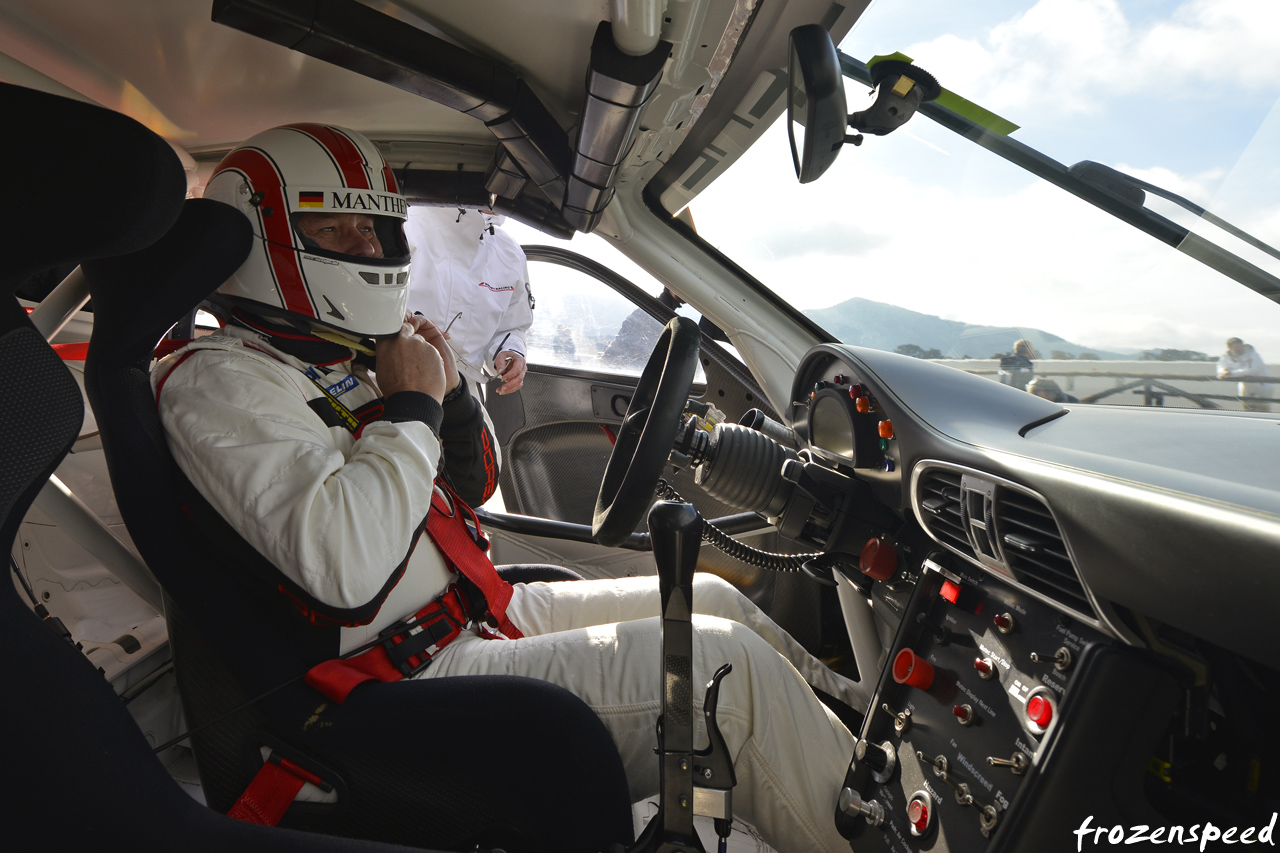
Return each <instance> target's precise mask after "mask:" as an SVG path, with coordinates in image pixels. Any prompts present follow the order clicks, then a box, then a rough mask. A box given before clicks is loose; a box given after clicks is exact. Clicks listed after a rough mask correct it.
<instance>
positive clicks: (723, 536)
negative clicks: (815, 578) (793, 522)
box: [655, 479, 823, 572]
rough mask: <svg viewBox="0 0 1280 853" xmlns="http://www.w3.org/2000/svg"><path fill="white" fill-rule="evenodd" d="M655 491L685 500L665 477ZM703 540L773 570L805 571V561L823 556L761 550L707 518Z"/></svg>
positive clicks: (762, 567)
mask: <svg viewBox="0 0 1280 853" xmlns="http://www.w3.org/2000/svg"><path fill="white" fill-rule="evenodd" d="M655 491H656V492H657V495H658V497H660V498H662V499H663V500H664V501H684V498H682V497H681V496H680V493H679V492H677V491H676V490H675V488H673V487H672V485H671V484H670V483H668V482H667V481H666V480H664V479H659V480H658V485H657V488H656V489H655ZM702 540H703V541H704V542H706V543H707V544H709V545H711V546H712V547H714V548H717V549H719V550H720V551H723V552H724V553H725V554H728V555H729V556H730V557H733V558H734V559H735V560H740V561H741V562H744V563H746V564H747V565H749V566H755V567H756V568H758V569H767V570H769V571H771V572H799V571H804V568H803V567H804V564H805V563H807V562H808V561H809V560H812V559H815V558H817V557H821V556H823V555H822V553H821V552H818V553H814V554H776V553H774V552H772V551H761V550H760V549H759V548H752V547H751V546H750V545H746V544H744V543H742V542H739V541H738V540H736V539H734V538H733V537H732V536H730V535H729V534H728V533H725V532H724V531H723V530H721V529H720V528H718V527H716V526H715V525H714V524H712V523H711V522H710V521H707V520H706V519H705V518H704V519H703V520H702Z"/></svg>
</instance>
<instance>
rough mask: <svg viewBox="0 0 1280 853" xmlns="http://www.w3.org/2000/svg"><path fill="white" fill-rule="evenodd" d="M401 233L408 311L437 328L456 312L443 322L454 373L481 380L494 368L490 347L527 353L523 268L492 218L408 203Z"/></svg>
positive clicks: (528, 314) (528, 312)
mask: <svg viewBox="0 0 1280 853" xmlns="http://www.w3.org/2000/svg"><path fill="white" fill-rule="evenodd" d="M491 223H494V227H493V233H489V228H490V224H491ZM405 236H406V237H408V240H409V248H410V250H411V251H412V253H413V268H412V270H411V271H410V273H409V276H410V278H409V281H410V292H409V310H410V311H420V312H422V313H423V314H424V315H426V317H427V319H429V320H431V321H432V322H433V323H435V324H436V325H438V326H439V327H440V328H441V329H444V328H445V327H446V326H447V325H449V321H451V320H452V319H453V318H454V316H455V315H457V314H458V312H459V311H461V312H462V316H461V317H460V318H458V321H457V322H456V323H454V324H453V327H452V328H451V329H449V338H450V340H449V344H450V346H452V347H453V350H454V352H455V353H456V354H457V356H458V370H459V372H460V373H462V374H463V375H464V376H466V377H467V379H469V380H470V381H472V382H483V381H484V380H485V375H489V376H492V375H495V373H496V371H495V370H494V364H493V360H494V357H495V356H497V355H498V353H500V352H503V351H504V350H511V351H512V352H518V353H520V355H527V354H528V352H529V350H528V348H527V346H526V345H525V332H526V331H527V330H528V328H529V326H530V324H531V323H532V322H533V307H532V305H531V300H530V297H529V267H528V263H527V261H526V259H525V255H524V250H523V249H521V248H520V244H519V243H517V242H516V241H515V239H514V238H513V237H511V236H510V235H509V234H507V233H505V232H504V231H501V230H500V229H498V228H497V227H496V219H495V217H491V216H487V215H486V214H482V213H480V212H479V211H476V210H468V211H459V210H458V208H456V207H421V206H419V207H411V208H409V218H408V220H407V221H406V222H405Z"/></svg>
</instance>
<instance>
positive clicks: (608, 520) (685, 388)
mask: <svg viewBox="0 0 1280 853" xmlns="http://www.w3.org/2000/svg"><path fill="white" fill-rule="evenodd" d="M701 339H702V336H701V333H700V332H699V331H698V324H697V323H695V322H694V321H693V320H690V319H689V318H688V317H674V318H672V320H671V322H669V323H667V325H666V328H664V329H663V330H662V335H661V337H659V338H658V343H657V344H655V345H654V348H653V353H652V354H651V355H650V356H649V361H648V363H647V364H646V365H645V366H644V372H643V373H641V374H640V381H639V382H637V383H636V390H635V394H633V395H632V397H631V403H630V404H629V405H628V406H627V414H626V416H625V417H624V418H623V419H622V426H621V428H619V430H618V436H617V440H616V441H615V442H614V444H613V453H612V454H610V456H609V464H608V465H606V466H605V469H604V479H603V480H602V481H601V482H600V493H599V495H597V496H596V509H595V515H594V517H593V518H592V521H591V535H592V536H593V537H595V540H596V541H597V542H599V543H600V544H601V545H607V546H609V547H611V548H612V547H616V546H618V545H621V544H622V543H623V542H624V541H626V538H627V537H628V536H630V535H631V534H632V533H633V532H635V529H636V525H637V524H639V523H640V519H641V518H642V517H643V516H644V513H645V510H647V509H648V508H649V504H650V503H651V502H652V500H653V488H654V486H656V485H657V483H658V478H659V477H660V476H661V475H662V466H663V465H665V464H666V462H667V457H668V456H669V455H670V454H671V447H672V443H673V442H674V441H675V438H676V431H677V430H679V428H680V415H681V414H682V413H683V412H684V404H685V401H686V400H687V399H688V397H689V389H690V388H691V387H692V386H693V373H694V371H695V370H696V369H697V366H698V344H699V342H700V341H701Z"/></svg>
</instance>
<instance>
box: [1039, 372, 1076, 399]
mask: <svg viewBox="0 0 1280 853" xmlns="http://www.w3.org/2000/svg"><path fill="white" fill-rule="evenodd" d="M1027 391H1029V392H1030V393H1032V394H1035V395H1036V396H1037V397H1043V398H1044V399H1046V400H1048V401H1049V402H1051V403H1079V402H1080V398H1079V397H1076V396H1074V395H1072V394H1068V393H1067V392H1066V391H1063V390H1062V388H1061V386H1059V385H1058V383H1057V382H1054V381H1053V380H1052V379H1050V378H1049V377H1047V376H1037V377H1036V378H1035V379H1032V380H1031V381H1030V382H1028V383H1027Z"/></svg>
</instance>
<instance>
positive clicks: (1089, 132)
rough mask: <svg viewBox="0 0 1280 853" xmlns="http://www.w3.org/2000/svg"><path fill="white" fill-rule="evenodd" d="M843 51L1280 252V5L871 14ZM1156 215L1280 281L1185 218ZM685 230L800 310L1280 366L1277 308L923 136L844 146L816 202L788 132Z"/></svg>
mask: <svg viewBox="0 0 1280 853" xmlns="http://www.w3.org/2000/svg"><path fill="white" fill-rule="evenodd" d="M840 48H841V50H842V51H844V52H845V53H847V54H849V55H851V56H854V57H857V58H859V59H862V60H866V59H868V58H870V57H871V56H873V55H876V54H885V53H891V52H893V51H895V50H898V51H902V52H903V53H906V54H907V55H909V56H911V57H913V58H914V60H915V61H916V63H917V64H918V65H920V66H921V67H922V68H924V69H926V70H928V71H929V72H930V73H932V74H933V75H934V76H935V77H936V78H937V79H938V81H939V82H940V83H941V84H942V85H943V86H944V87H946V88H948V89H950V90H951V91H953V92H955V93H957V94H959V95H962V96H963V97H966V98H968V99H970V100H972V101H974V102H976V103H978V104H981V105H982V106H984V107H986V108H987V109H990V110H992V111H993V112H995V113H997V114H999V115H1001V116H1003V117H1005V118H1007V119H1009V120H1010V121H1012V122H1014V123H1015V124H1017V125H1019V126H1020V129H1019V130H1017V131H1015V132H1014V133H1013V135H1012V137H1013V138H1014V139H1016V140H1018V141H1020V142H1023V143H1024V144H1027V145H1030V146H1032V147H1034V148H1037V149H1038V150H1040V151H1041V152H1042V153H1044V154H1046V155H1048V156H1049V157H1052V158H1053V159H1055V160H1058V161H1059V162H1062V163H1064V164H1067V165H1070V164H1073V163H1076V162H1078V161H1081V160H1094V161H1097V162H1100V163H1104V164H1106V165H1108V166H1111V167H1113V168H1116V169H1119V170H1121V171H1123V172H1126V173H1128V174H1130V175H1133V176H1134V177H1137V178H1140V179H1142V180H1145V181H1148V182H1150V183H1153V184H1156V185H1158V186H1161V187H1163V188H1165V189H1168V190H1171V191H1173V192H1175V193H1177V194H1179V195H1182V196H1184V197H1186V198H1188V199H1190V200H1191V201H1192V202H1194V203H1196V204H1199V205H1201V206H1203V207H1205V208H1207V209H1209V210H1210V211H1212V212H1214V213H1215V214H1217V215H1219V216H1221V217H1222V218H1224V219H1226V220H1227V221H1229V222H1231V223H1232V224H1234V225H1236V226H1237V227H1240V228H1242V229H1244V230H1245V231H1247V232H1249V233H1251V234H1253V235H1254V236H1256V237H1258V238H1260V239H1262V240H1264V241H1266V242H1268V243H1271V244H1273V245H1277V246H1280V106H1278V104H1280V3H1278V2H1274V0H1186V2H1163V0H1126V2H1116V0H1040V2H1035V3H1032V2H1025V0H1024V2H1014V0H981V1H980V2H979V0H901V2H886V0H876V2H874V3H873V4H872V6H871V7H870V8H869V9H868V11H867V12H866V13H865V14H864V15H863V18H862V20H860V21H859V22H858V24H857V25H855V27H854V29H853V30H852V31H851V32H850V33H849V35H848V36H847V37H846V38H845V39H844V40H843V42H842V43H841V45H840ZM846 96H847V99H848V109H849V111H850V112H853V111H855V110H857V109H861V108H863V107H864V106H865V105H866V104H867V103H868V101H867V100H866V99H867V94H866V89H865V87H864V86H862V85H861V84H859V83H856V82H853V81H846ZM1147 206H1148V208H1150V209H1153V210H1155V211H1156V212H1158V213H1160V214H1162V215H1165V216H1167V217H1169V218H1171V219H1174V220H1175V221H1176V222H1178V223H1179V224H1181V225H1183V226H1186V227H1192V228H1193V229H1194V230H1195V231H1196V232H1197V233H1200V234H1201V235H1203V236H1206V237H1208V238H1210V239H1212V240H1214V241H1215V242H1218V243H1220V244H1222V245H1224V246H1226V247H1227V248H1230V249H1232V250H1233V251H1240V252H1241V254H1242V255H1244V256H1245V257H1246V259H1247V260H1250V261H1251V262H1253V263H1257V264H1258V265H1259V266H1262V267H1263V268H1264V269H1267V270H1268V271H1269V272H1271V273H1273V274H1276V275H1280V261H1277V260H1275V259H1272V258H1269V257H1267V256H1265V255H1263V254H1262V253H1260V252H1257V251H1256V250H1254V249H1252V248H1250V247H1247V246H1244V245H1243V244H1241V243H1240V242H1239V241H1237V240H1235V239H1234V238H1231V237H1229V236H1225V237H1224V235H1223V234H1222V232H1220V231H1219V230H1218V229H1215V228H1214V227H1212V226H1210V225H1206V224H1204V223H1202V222H1199V221H1198V220H1197V219H1196V218H1195V217H1193V216H1191V215H1190V214H1187V213H1185V212H1183V211H1181V210H1180V209H1179V208H1177V207H1175V206H1173V205H1170V204H1168V203H1166V202H1163V201H1161V200H1158V199H1149V201H1148V205H1147ZM691 210H692V213H693V216H694V219H695V221H696V222H697V224H698V230H699V233H700V234H701V235H702V236H703V237H705V238H706V239H707V240H708V241H710V242H711V243H713V244H715V245H716V246H717V247H718V248H720V249H721V250H722V251H724V252H725V253H726V254H727V255H729V256H730V257H732V258H734V259H735V260H736V261H737V262H738V263H739V264H741V265H742V266H744V267H745V268H747V269H748V270H750V271H751V272H752V273H753V274H754V275H755V276H756V277H757V278H759V279H760V280H761V281H763V282H764V283H765V284H766V285H768V286H770V287H772V288H773V289H774V290H775V291H780V292H785V293H786V295H787V297H788V298H790V299H792V301H793V302H794V303H795V304H796V305H797V306H798V307H800V308H821V307H826V306H829V305H833V304H836V303H839V302H842V301H844V300H846V299H849V298H852V297H856V296H860V297H864V298H868V299H875V300H878V301H882V302H889V303H892V304H896V305H901V306H903V307H906V308H910V309H912V310H916V311H923V312H925V313H929V314H937V315H939V316H942V317H945V318H948V319H954V320H962V321H965V322H969V323H978V324H986V325H1007V326H1011V327H1015V328H1016V327H1036V328H1040V329H1044V330H1046V331H1049V332H1052V333H1054V334H1058V335H1060V336H1062V337H1064V338H1066V339H1068V340H1070V341H1072V342H1073V343H1077V344H1081V345H1083V346H1092V347H1097V348H1100V349H1112V350H1114V349H1137V348H1163V347H1169V348H1178V349H1193V350H1199V351H1202V352H1208V353H1213V354H1217V353H1220V352H1221V351H1222V350H1223V349H1224V345H1223V342H1224V341H1225V339H1226V338H1227V337H1229V336H1232V335H1238V336H1240V337H1243V338H1244V339H1245V340H1246V341H1250V342H1251V343H1253V344H1254V345H1255V346H1256V347H1257V348H1258V350H1259V352H1260V353H1261V354H1262V355H1263V357H1264V358H1266V357H1268V354H1270V359H1271V361H1272V362H1274V363H1277V364H1280V305H1277V304H1276V303H1274V302H1272V301H1271V300H1268V299H1266V298H1265V297H1262V296H1260V295H1258V294H1255V293H1253V292H1251V291H1248V290H1246V289H1245V288H1244V287H1243V286H1241V285H1239V284H1237V283H1235V282H1234V281H1231V280H1229V279H1227V278H1225V277H1223V276H1222V275H1220V274H1219V273H1216V272H1213V271H1212V270H1209V269H1207V268H1205V267H1203V266H1202V265H1201V264H1199V263H1198V262H1196V261H1193V260H1191V259H1189V258H1187V257H1185V256H1183V255H1182V254H1181V253H1179V252H1176V251H1174V250H1172V249H1171V248H1169V247H1167V246H1165V245H1164V244H1162V243H1160V242H1158V241H1156V240H1155V239H1153V238H1151V237H1148V236H1147V235H1145V234H1142V233H1140V232H1138V231H1136V230H1134V229H1133V228H1131V227H1130V226H1127V225H1124V224H1123V223H1120V222H1118V221H1116V220H1114V219H1113V218H1112V217H1110V216H1109V215H1108V214H1105V213H1102V212H1101V211H1098V210H1096V209H1095V208H1093V207H1091V206H1090V205H1088V204H1086V203H1085V202H1083V201H1080V200H1078V199H1076V198H1074V197H1073V196H1070V195H1069V194H1067V193H1065V192H1063V191H1062V190H1059V189H1058V188H1056V187H1053V186H1051V185H1049V184H1047V183H1045V182H1043V181H1040V180H1038V179H1036V178H1034V177H1032V176H1030V175H1028V174H1026V173H1024V172H1022V171H1021V170H1019V169H1017V168H1015V167H1013V166H1011V165H1010V164H1008V163H1006V162H1004V161H1003V160H1001V159H1000V158H998V157H996V156H995V155H993V154H991V153H990V152H987V151H985V150H983V149H980V148H978V147H977V146H975V145H973V144H972V143H970V142H968V141H967V140H964V139H962V138H961V137H959V136H956V135H954V134H952V133H951V132H949V131H947V130H945V129H943V128H941V127H940V126H938V125H936V124H934V123H933V122H932V121H930V120H929V119H928V118H926V117H924V116H922V115H917V116H916V117H915V118H914V119H912V121H911V122H910V123H909V124H907V125H906V126H904V127H903V128H901V129H900V130H898V131H897V132H895V133H894V134H892V135H890V136H886V137H867V138H866V140H865V141H864V143H863V144H862V146H860V147H857V148H855V147H853V146H845V148H844V150H843V151H842V152H841V154H840V157H839V158H838V160H837V162H836V163H835V165H834V166H833V167H832V168H831V169H830V170H829V171H828V172H827V173H826V175H824V176H823V177H822V178H821V179H819V180H818V181H816V182H814V183H811V184H807V185H803V186H802V185H800V184H799V183H798V182H797V181H796V179H795V175H794V173H793V172H792V166H791V158H790V152H789V148H788V144H787V140H786V128H785V124H784V122H782V121H779V122H778V123H777V124H776V125H775V126H774V127H773V128H771V129H770V130H769V131H768V132H767V133H766V135H765V136H764V137H763V138H762V139H761V140H760V141H759V142H758V143H757V144H756V145H754V146H753V147H752V148H751V149H750V150H748V151H747V153H746V154H744V155H743V157H742V158H741V160H740V161H739V162H738V163H737V164H735V165H734V166H733V167H732V168H731V169H730V170H729V171H728V172H727V173H726V174H725V175H724V176H722V177H721V178H720V179H718V180H717V181H716V183H715V184H713V185H712V186H711V188H709V189H708V190H706V191H705V192H704V193H703V194H702V195H700V196H699V197H698V198H696V199H695V200H694V201H693V203H692V205H691ZM581 242H584V241H575V244H577V243H581ZM573 248H581V247H580V246H578V245H574V246H573ZM1241 250H1243V251H1241ZM797 283H798V284H799V286H796V285H797Z"/></svg>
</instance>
